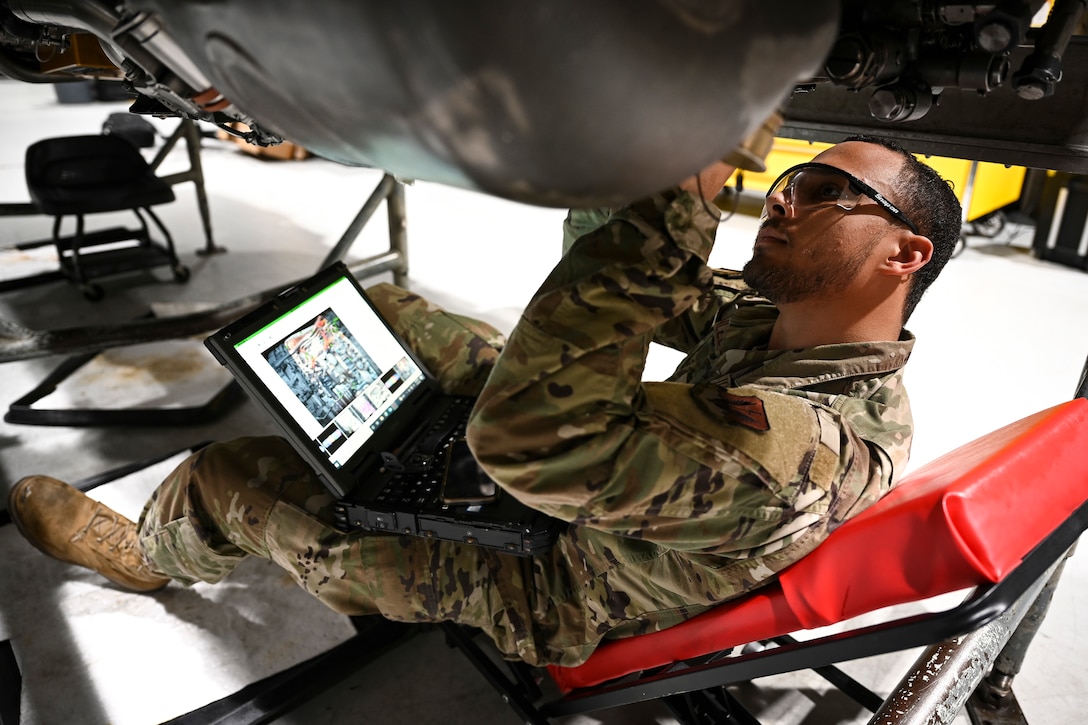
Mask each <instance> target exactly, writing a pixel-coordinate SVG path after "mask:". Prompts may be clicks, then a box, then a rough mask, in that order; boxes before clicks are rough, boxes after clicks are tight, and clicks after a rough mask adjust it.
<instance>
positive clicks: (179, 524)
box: [139, 190, 913, 665]
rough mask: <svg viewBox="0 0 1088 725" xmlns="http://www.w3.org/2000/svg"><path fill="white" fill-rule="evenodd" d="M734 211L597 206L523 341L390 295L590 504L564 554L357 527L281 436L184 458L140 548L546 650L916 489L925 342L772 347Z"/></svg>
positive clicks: (770, 324) (712, 587)
mask: <svg viewBox="0 0 1088 725" xmlns="http://www.w3.org/2000/svg"><path fill="white" fill-rule="evenodd" d="M573 221H574V222H575V223H578V222H579V220H578V218H577V214H575V217H573ZM716 225H717V216H716V215H715V214H713V213H712V212H711V210H710V209H709V207H708V205H707V204H705V203H703V200H702V199H701V198H697V197H696V195H693V194H692V193H689V192H688V191H677V190H673V191H670V192H667V193H664V194H660V195H656V196H653V197H651V198H649V199H647V200H644V201H641V202H638V203H635V204H632V205H630V206H628V207H626V208H623V209H617V210H614V211H613V212H612V213H611V214H609V215H607V216H599V217H597V218H596V220H594V219H587V220H584V227H585V228H586V229H587V230H588V231H587V233H586V234H584V235H583V236H582V237H581V238H580V239H579V240H578V241H577V243H576V244H575V245H574V246H573V248H572V249H571V251H570V253H569V254H568V255H566V256H565V257H564V258H563V260H562V261H561V263H560V264H559V265H558V266H557V268H556V269H555V270H554V271H553V273H552V274H551V276H550V277H549V278H548V279H547V280H546V281H545V283H544V284H543V286H542V287H541V289H540V290H539V291H538V292H537V294H536V295H535V297H534V298H533V300H532V302H531V303H530V305H529V306H528V308H527V309H526V311H525V313H524V315H523V317H522V319H521V321H520V322H519V323H518V325H517V326H516V328H515V329H514V331H513V332H512V334H511V336H510V339H509V341H508V342H506V343H505V344H504V341H503V338H502V336H501V335H500V334H499V332H498V331H496V330H495V329H493V328H491V327H490V326H488V325H486V324H484V323H481V322H477V321H473V320H470V319H467V318H464V317H458V316H456V315H452V314H449V313H447V312H445V311H443V310H441V309H439V308H437V307H435V306H433V305H431V304H429V303H428V302H426V301H425V300H423V299H422V298H420V297H419V296H418V295H415V294H412V293H410V292H407V291H405V290H401V289H399V288H396V287H393V286H391V285H380V286H377V287H374V288H371V289H370V290H369V294H370V295H371V297H372V299H373V300H374V301H375V303H376V304H377V306H378V307H379V309H380V310H381V311H382V312H383V314H384V315H385V316H386V317H387V319H389V321H390V322H391V324H392V325H393V327H394V328H395V329H396V331H397V332H398V333H399V334H400V335H401V336H402V337H403V338H404V339H405V340H406V341H407V342H408V344H409V345H410V346H411V347H412V348H413V349H414V350H415V351H416V352H417V353H418V355H419V357H420V358H421V359H422V361H423V362H424V364H425V365H427V366H428V368H429V369H430V370H431V371H432V372H433V373H435V375H436V376H437V377H438V378H439V379H440V381H441V382H442V384H443V387H444V388H445V389H446V390H447V391H450V392H457V393H475V392H477V391H479V392H480V397H479V402H478V404H477V406H476V408H475V410H474V413H473V418H472V421H471V423H470V426H469V431H468V437H469V442H470V445H471V446H472V448H473V451H474V453H475V454H476V456H477V458H478V460H479V461H480V463H481V465H482V466H483V467H484V468H485V469H487V470H488V472H489V473H490V474H491V475H492V476H493V477H494V478H495V479H496V480H497V481H498V482H499V483H500V484H501V485H502V487H503V488H504V489H505V490H506V492H507V493H508V494H510V495H514V496H516V497H517V498H519V499H521V500H522V501H524V502H525V503H527V504H529V505H530V506H533V507H535V508H538V509H540V510H542V511H545V512H547V513H549V514H551V515H553V516H555V517H557V518H560V519H563V520H565V521H568V522H570V526H569V527H568V528H567V529H566V531H565V532H564V533H563V534H562V535H561V536H560V537H559V539H558V541H557V542H556V544H555V545H554V546H553V547H552V548H551V549H550V550H549V551H547V552H546V553H543V554H540V555H537V556H534V557H527V558H523V557H517V556H511V555H507V554H503V553H500V552H495V551H491V550H487V549H482V548H478V547H473V546H467V545H461V544H456V543H449V542H438V541H431V540H427V539H422V538H414V537H405V536H398V535H375V534H365V533H359V532H355V533H345V532H342V531H339V530H337V529H336V528H335V526H334V525H333V523H332V522H333V517H332V513H331V509H332V505H333V499H332V498H331V497H330V496H329V495H328V494H327V493H326V492H325V489H324V488H323V487H322V486H321V485H320V484H319V483H318V482H317V480H316V478H315V475H314V473H313V472H312V471H311V470H310V469H309V468H308V467H307V466H306V465H305V463H304V462H303V461H302V460H301V459H300V458H299V457H298V456H297V455H296V454H295V453H294V452H293V450H292V449H291V448H290V446H289V445H288V444H287V443H286V442H284V441H283V440H281V439H279V438H249V439H242V440H239V441H234V442H229V443H223V444H215V445H212V446H209V447H208V448H206V449H204V450H203V451H201V452H199V453H197V454H196V455H194V456H193V457H192V458H190V459H189V460H187V461H185V462H184V463H183V464H182V465H181V466H180V467H179V468H178V469H177V470H176V471H175V472H174V473H173V474H172V475H171V476H170V477H169V478H168V480H167V481H166V482H165V483H164V484H163V485H162V487H161V488H160V489H159V490H158V491H157V492H156V494H155V495H154V497H153V499H152V500H151V501H150V502H149V503H148V506H147V508H146V509H145V511H144V515H143V516H142V517H141V520H140V522H139V549H140V551H141V553H142V554H143V555H144V556H145V557H146V561H147V562H148V563H149V565H150V566H151V567H152V568H153V569H154V570H155V571H157V572H161V573H162V574H165V575H167V576H169V577H170V578H171V579H174V580H176V581H179V582H183V583H191V582H195V581H206V582H215V581H218V580H220V579H222V578H223V577H224V576H226V575H227V574H228V573H229V572H230V571H231V569H232V568H233V567H234V566H235V565H236V564H237V562H238V561H239V560H240V559H241V558H242V557H243V556H245V555H247V554H251V555H256V556H261V557H265V558H269V559H272V560H274V561H276V562H277V563H278V564H279V565H280V566H282V567H283V568H284V569H285V570H287V571H288V572H289V573H290V574H291V575H292V576H293V578H294V579H295V580H296V581H297V583H298V584H299V585H300V586H302V587H303V588H305V589H306V590H307V591H309V592H310V593H311V594H313V595H314V596H315V597H317V598H318V599H320V600H321V601H323V602H324V603H325V604H327V605H328V606H330V607H332V608H333V609H335V610H337V611H340V612H344V613H350V614H364V613H380V614H383V615H384V616H386V617H388V618H391V619H396V620H403V621H435V620H455V621H458V622H462V623H465V624H469V625H473V626H475V627H479V628H480V629H482V630H483V631H484V632H486V633H487V634H488V635H489V636H490V637H491V638H492V639H493V640H494V641H495V643H496V644H497V646H498V647H499V649H500V650H501V651H502V652H503V653H504V654H506V655H507V656H509V657H516V658H520V659H522V660H525V661H527V662H530V663H537V664H539V663H559V664H564V665H574V664H577V663H580V662H582V661H583V660H585V659H586V657H588V656H589V654H590V653H591V652H592V650H593V649H594V647H595V646H596V645H597V644H598V643H599V642H600V641H601V639H602V638H605V637H622V636H627V635H633V634H637V633H641V632H646V631H652V630H657V629H661V628H664V627H668V626H670V625H673V624H676V623H677V622H680V621H682V620H684V619H686V618H688V617H691V616H693V615H695V614H697V613H699V612H701V611H703V610H705V609H706V608H708V607H711V606H713V605H714V604H716V603H718V602H721V601H723V600H725V599H728V598H730V597H735V596H737V595H739V594H742V593H744V592H746V591H749V590H751V589H752V588H754V587H758V586H759V585H761V584H762V583H764V582H766V581H767V580H768V579H769V578H771V577H773V576H774V575H775V573H776V572H778V571H780V570H781V569H783V568H784V567H785V566H788V565H789V564H790V563H792V562H794V561H796V560H797V559H799V558H800V557H801V556H803V555H804V554H805V553H807V552H808V551H811V550H812V548H813V547H815V546H816V545H817V544H818V543H819V542H820V541H822V540H823V539H824V538H825V537H826V536H827V534H828V533H829V532H830V531H831V530H832V529H834V528H835V526H836V525H838V524H839V523H840V522H842V521H843V520H845V519H847V518H848V517H850V516H852V515H854V514H856V513H858V512H859V511H861V510H862V509H864V508H865V507H866V506H868V505H869V504H871V503H872V502H874V501H876V500H877V499H878V498H879V497H880V496H882V495H883V494H884V493H886V492H887V491H888V490H890V488H891V487H892V486H893V485H894V483H895V480H896V477H897V475H898V474H899V473H900V472H901V470H902V468H903V467H904V465H905V463H906V460H907V455H908V451H909V447H910V439H911V416H910V407H909V404H908V401H907V396H906V392H905V390H904V387H903V379H902V366H903V364H904V363H905V362H906V360H907V357H908V356H909V354H910V351H911V347H912V345H913V338H912V337H911V335H910V334H909V333H907V332H903V333H902V334H901V335H900V336H899V338H898V339H892V340H884V341H877V342H855V341H850V342H834V343H831V344H823V345H818V346H814V347H808V348H803V349H769V342H770V340H771V339H772V334H773V331H774V329H775V325H776V321H777V320H778V318H779V310H778V309H777V308H776V307H775V306H774V305H772V304H771V303H770V302H768V301H767V300H766V299H764V298H762V297H760V296H758V295H757V294H755V293H754V292H753V291H752V290H751V289H749V287H748V285H746V284H745V283H744V281H742V279H741V277H740V275H738V274H735V273H727V272H712V271H711V270H710V269H709V268H708V267H707V266H706V264H705V261H706V258H707V256H708V255H709V253H710V250H711V247H712V245H713V238H714V234H715V230H716ZM651 340H657V341H658V342H661V343H664V344H666V345H670V346H672V347H675V348H678V349H681V350H683V351H686V352H687V353H688V356H687V358H686V359H685V360H684V362H683V363H682V364H681V365H680V366H679V368H678V369H677V371H676V373H675V374H674V375H673V377H672V378H671V379H670V380H669V381H668V382H663V383H644V382H642V380H641V377H642V370H643V366H644V363H645V359H646V354H647V350H648V346H649V343H650V342H651ZM500 349H501V354H500Z"/></svg>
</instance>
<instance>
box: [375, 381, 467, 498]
mask: <svg viewBox="0 0 1088 725" xmlns="http://www.w3.org/2000/svg"><path fill="white" fill-rule="evenodd" d="M475 402H476V401H475V399H474V398H451V399H449V405H448V406H447V407H446V409H445V410H443V411H442V413H441V414H440V415H439V416H438V418H436V419H435V421H434V423H433V424H432V425H431V427H430V428H429V429H428V430H427V432H426V433H424V434H423V436H422V437H421V438H420V440H419V443H418V444H417V445H416V446H415V447H414V449H413V452H412V453H411V454H410V455H409V456H408V458H407V460H405V461H402V462H401V466H402V470H395V471H393V473H392V476H390V478H389V481H388V482H387V483H386V485H385V486H384V487H383V488H382V490H381V492H380V493H379V494H378V495H377V496H376V497H375V499H374V500H375V502H378V503H382V504H385V505H387V506H390V507H397V506H403V507H411V508H420V507H435V508H437V507H440V506H441V505H442V504H441V500H440V498H439V494H440V492H441V488H442V477H443V474H444V470H443V469H444V465H443V464H444V463H445V460H446V456H445V452H446V448H447V447H448V446H449V445H450V443H452V442H453V441H455V440H457V439H458V438H460V437H462V436H464V435H465V426H466V425H467V423H468V414H469V412H470V411H471V410H472V405H473V403H475ZM388 469H389V466H387V470H388Z"/></svg>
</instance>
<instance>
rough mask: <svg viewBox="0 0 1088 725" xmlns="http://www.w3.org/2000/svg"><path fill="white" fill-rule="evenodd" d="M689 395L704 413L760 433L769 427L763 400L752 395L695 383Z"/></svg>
mask: <svg viewBox="0 0 1088 725" xmlns="http://www.w3.org/2000/svg"><path fill="white" fill-rule="evenodd" d="M691 397H692V398H694V399H695V403H696V405H698V406H699V407H700V408H702V409H703V411H704V412H705V413H707V414H708V415H712V416H714V417H715V418H719V419H721V420H723V421H724V422H726V423H730V424H732V425H741V426H744V427H745V428H750V429H751V430H754V431H758V432H760V433H762V432H764V431H768V430H770V429H771V424H770V422H769V421H768V420H767V411H766V409H765V408H764V405H763V400H762V399H760V398H758V397H756V396H754V395H734V394H733V393H730V392H729V391H728V390H723V389H722V388H719V387H716V386H714V385H696V386H693V387H692V388H691Z"/></svg>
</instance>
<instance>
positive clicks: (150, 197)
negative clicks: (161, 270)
mask: <svg viewBox="0 0 1088 725" xmlns="http://www.w3.org/2000/svg"><path fill="white" fill-rule="evenodd" d="M26 183H27V188H28V190H29V192H30V198H31V200H32V201H33V203H34V206H35V207H36V208H37V209H38V210H39V211H40V212H41V213H43V214H50V215H52V216H54V217H56V219H55V221H54V223H53V244H54V245H56V248H57V255H58V257H59V259H60V266H61V272H62V273H63V274H64V276H66V277H68V278H69V279H71V280H72V281H73V282H75V283H76V284H78V285H79V287H80V289H81V290H82V291H83V294H84V296H86V297H87V299H90V300H98V299H101V298H102V296H103V291H102V288H101V287H99V286H98V285H96V284H93V283H92V282H91V279H93V278H96V277H104V276H108V275H113V274H120V273H123V272H131V271H135V270H142V269H149V268H151V267H157V266H163V265H169V266H170V267H171V270H172V272H173V276H174V279H175V280H176V281H178V282H184V281H186V280H188V279H189V270H188V268H187V267H185V266H183V265H182V264H181V263H180V262H179V261H178V258H177V253H176V252H175V250H174V241H173V239H172V238H171V237H170V233H169V232H168V231H167V230H166V227H165V226H164V225H163V223H162V222H161V221H160V220H159V218H158V217H157V216H156V215H155V213H154V212H153V211H151V207H152V206H155V205H158V204H165V203H168V202H172V201H174V192H173V190H172V189H171V188H170V185H169V184H167V183H166V182H165V181H163V180H162V179H160V178H159V177H157V176H155V173H154V172H153V171H152V170H151V168H150V167H149V166H148V164H147V162H146V161H145V160H144V157H143V156H142V155H141V154H140V152H139V151H138V150H137V149H136V148H135V147H134V146H132V144H130V143H129V142H128V141H125V140H123V139H121V138H118V137H116V136H66V137H61V138H50V139H45V140H42V141H38V142H36V143H34V144H33V145H31V146H30V148H28V149H27V151H26ZM124 210H131V211H132V212H133V213H134V214H135V215H136V218H137V219H139V221H140V228H138V229H128V228H125V227H111V228H109V229H103V230H100V231H95V232H91V233H84V230H83V217H84V215H86V214H98V213H103V212H113V211H124ZM144 212H146V214H147V215H148V216H149V217H150V218H151V220H152V221H153V222H154V223H155V226H157V227H158V229H159V231H160V232H161V233H162V235H163V237H164V238H165V244H159V243H156V242H154V241H152V239H151V235H150V232H149V229H148V225H147V220H146V219H145V218H144V216H143V213H144ZM65 216H75V217H76V232H75V234H74V235H72V236H69V237H61V236H60V230H61V221H62V219H63V218H64V217H65ZM127 240H133V241H136V242H138V244H135V245H129V246H120V247H118V246H113V247H111V248H109V249H102V250H98V251H89V250H91V249H92V248H94V247H98V246H103V245H107V244H110V245H113V244H114V243H116V242H121V241H127Z"/></svg>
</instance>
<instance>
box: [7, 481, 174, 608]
mask: <svg viewBox="0 0 1088 725" xmlns="http://www.w3.org/2000/svg"><path fill="white" fill-rule="evenodd" d="M8 511H9V512H10V513H11V519H12V521H14V522H15V525H16V526H17V527H18V528H19V531H20V532H21V533H22V535H23V536H24V537H26V540H27V541H29V542H30V543H31V544H33V545H34V546H35V547H36V548H37V549H38V550H40V551H42V552H44V553H45V554H48V555H49V556H51V557H53V558H54V559H60V560H61V561H65V562H68V563H70V564H78V565H79V566H83V567H86V568H88V569H92V570H94V571H96V572H98V573H99V574H101V575H102V576H104V577H106V578H107V579H109V580H110V581H112V582H114V583H115V584H117V585H119V586H122V587H124V588H125V589H130V590H132V591H136V592H151V591H155V590H156V589H161V588H163V587H164V586H166V585H167V584H168V583H169V581H170V579H169V578H167V577H164V576H162V575H161V574H156V573H155V572H153V571H152V570H151V569H150V567H148V565H147V562H146V561H145V560H144V557H143V555H142V554H141V553H140V549H139V547H138V546H137V543H136V542H137V540H136V524H134V523H133V522H131V521H129V520H128V519H126V518H125V517H124V516H121V515H120V514H118V513H116V512H115V511H112V510H110V509H109V508H107V507H106V506H103V505H102V504H100V503H98V502H97V501H95V500H93V499H91V498H89V497H88V496H87V495H86V494H84V493H83V492H82V491H80V490H79V489H77V488H73V487H72V486H69V485H68V484H66V483H63V482H61V481H58V480H56V479H55V478H49V477H48V476H27V477H26V478H24V479H22V480H21V481H19V482H18V483H16V484H15V486H14V487H13V488H12V489H11V493H10V494H9V495H8Z"/></svg>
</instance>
